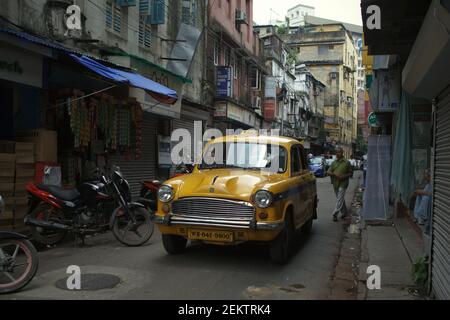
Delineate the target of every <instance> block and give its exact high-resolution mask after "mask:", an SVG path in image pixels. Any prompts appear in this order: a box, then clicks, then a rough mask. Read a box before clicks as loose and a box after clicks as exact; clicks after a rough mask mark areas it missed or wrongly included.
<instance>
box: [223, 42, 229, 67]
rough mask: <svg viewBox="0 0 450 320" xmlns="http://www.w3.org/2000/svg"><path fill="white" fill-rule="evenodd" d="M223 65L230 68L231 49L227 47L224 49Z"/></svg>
mask: <svg viewBox="0 0 450 320" xmlns="http://www.w3.org/2000/svg"><path fill="white" fill-rule="evenodd" d="M223 59H224V60H223V62H224V63H223V64H224V65H225V66H229V65H230V49H229V48H227V47H225V48H224V49H223Z"/></svg>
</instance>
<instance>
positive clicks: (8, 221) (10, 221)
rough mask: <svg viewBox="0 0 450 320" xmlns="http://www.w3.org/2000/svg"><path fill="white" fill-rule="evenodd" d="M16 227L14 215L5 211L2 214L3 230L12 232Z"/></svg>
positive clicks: (0, 225) (0, 217)
mask: <svg viewBox="0 0 450 320" xmlns="http://www.w3.org/2000/svg"><path fill="white" fill-rule="evenodd" d="M13 226H14V213H13V212H12V211H5V212H2V213H0V227H1V229H2V230H11V229H12V228H13Z"/></svg>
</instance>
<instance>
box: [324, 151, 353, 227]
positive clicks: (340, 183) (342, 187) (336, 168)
mask: <svg viewBox="0 0 450 320" xmlns="http://www.w3.org/2000/svg"><path fill="white" fill-rule="evenodd" d="M327 174H328V175H329V176H330V177H331V183H332V184H333V188H334V193H335V194H336V198H337V201H336V208H335V210H334V213H333V221H338V214H339V212H340V213H341V216H342V218H344V217H345V216H346V215H347V214H348V211H347V206H346V205H345V192H346V191H347V188H348V183H349V179H350V177H352V176H353V169H352V166H351V164H350V162H349V161H348V160H347V159H345V158H344V150H343V149H342V148H337V150H336V160H335V161H334V162H333V163H332V165H331V167H330V169H329V170H328V172H327Z"/></svg>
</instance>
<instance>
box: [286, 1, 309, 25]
mask: <svg viewBox="0 0 450 320" xmlns="http://www.w3.org/2000/svg"><path fill="white" fill-rule="evenodd" d="M315 10H316V9H315V8H314V7H311V6H306V5H303V4H298V5H296V6H295V7H292V8H290V9H289V10H288V12H287V15H286V18H287V19H288V20H289V26H291V27H300V26H304V25H305V19H306V17H307V16H314V13H315Z"/></svg>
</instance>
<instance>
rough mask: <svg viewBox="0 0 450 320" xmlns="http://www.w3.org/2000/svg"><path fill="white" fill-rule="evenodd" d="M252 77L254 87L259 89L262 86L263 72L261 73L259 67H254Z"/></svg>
mask: <svg viewBox="0 0 450 320" xmlns="http://www.w3.org/2000/svg"><path fill="white" fill-rule="evenodd" d="M250 79H251V85H252V89H257V90H259V89H260V86H261V74H260V72H259V70H258V68H256V67H252V69H251V74H250Z"/></svg>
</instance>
